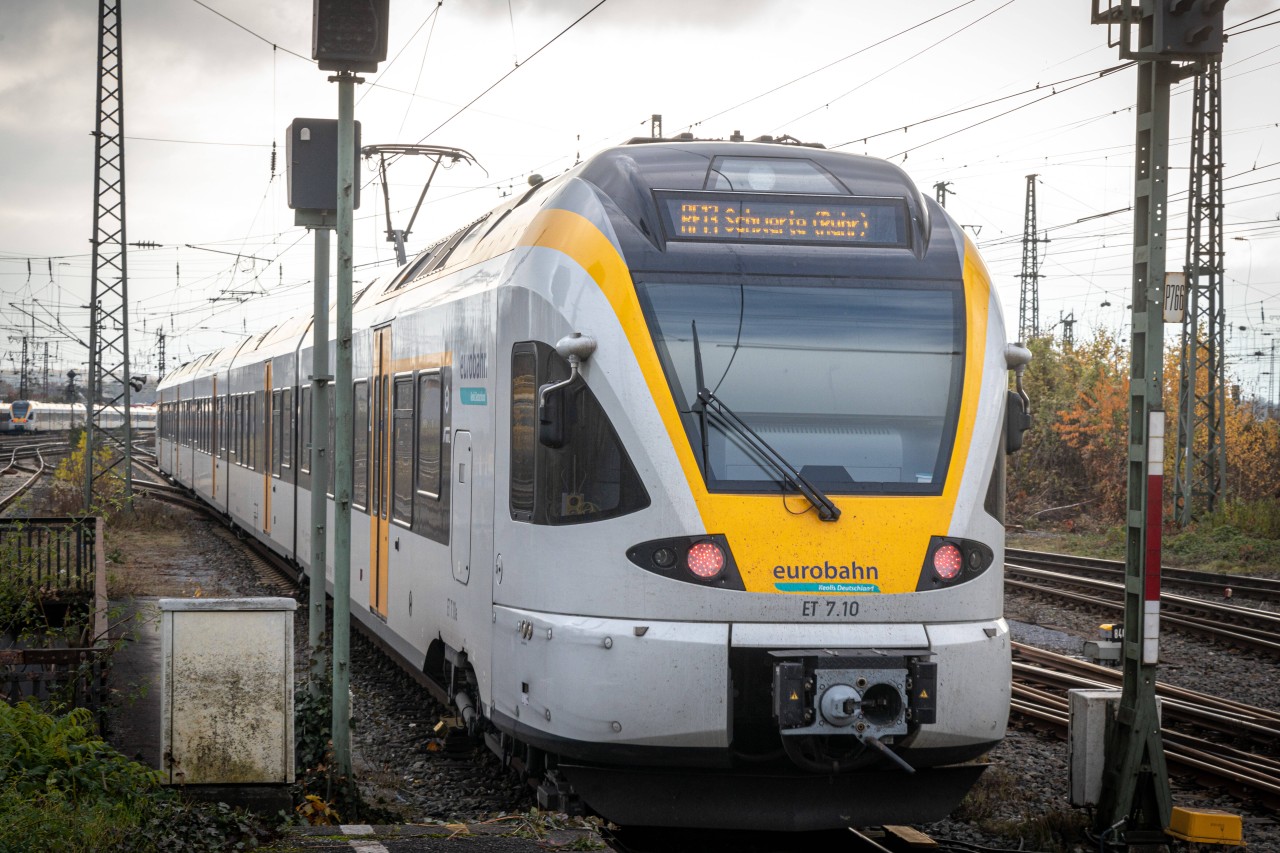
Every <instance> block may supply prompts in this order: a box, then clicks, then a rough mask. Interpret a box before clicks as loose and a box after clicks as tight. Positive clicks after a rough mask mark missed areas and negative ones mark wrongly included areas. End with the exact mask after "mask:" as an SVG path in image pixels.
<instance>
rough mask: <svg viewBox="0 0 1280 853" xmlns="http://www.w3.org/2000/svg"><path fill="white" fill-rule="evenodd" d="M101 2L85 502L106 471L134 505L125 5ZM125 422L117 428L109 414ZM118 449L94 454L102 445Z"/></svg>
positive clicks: (118, 1) (88, 504)
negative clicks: (98, 455)
mask: <svg viewBox="0 0 1280 853" xmlns="http://www.w3.org/2000/svg"><path fill="white" fill-rule="evenodd" d="M121 2H122V0H99V3H98V117H97V123H96V125H95V128H94V133H93V138H94V153H95V158H94V167H93V178H94V196H93V238H92V240H91V241H90V242H92V244H93V276H92V279H91V292H90V296H89V381H88V388H87V389H86V394H85V410H86V418H85V420H86V423H85V427H86V428H85V460H84V472H85V482H84V505H85V509H89V508H91V507H92V506H93V484H94V482H95V481H96V480H98V479H100V478H102V477H105V476H116V477H120V478H122V479H123V480H124V495H125V500H126V501H128V502H129V505H130V506H132V502H133V475H132V468H133V465H132V452H131V445H132V437H133V436H132V429H131V426H130V423H129V409H130V397H129V392H130V391H131V390H132V388H131V378H132V377H130V375H129V299H128V269H127V264H126V244H125V205H124V202H125V192H124V64H123V61H122V58H121V40H120V4H121ZM113 409H114V410H115V415H116V416H118V417H119V418H120V421H121V426H120V427H119V428H118V429H116V430H112V429H110V428H108V426H107V425H108V424H109V423H110V422H111V417H112V416H111V414H110V413H111V412H112V410H113ZM103 445H106V446H110V447H112V448H113V449H114V450H115V452H114V453H112V454H111V455H110V458H109V459H107V460H105V461H104V460H101V459H98V458H96V456H95V450H96V449H97V448H98V447H99V446H103Z"/></svg>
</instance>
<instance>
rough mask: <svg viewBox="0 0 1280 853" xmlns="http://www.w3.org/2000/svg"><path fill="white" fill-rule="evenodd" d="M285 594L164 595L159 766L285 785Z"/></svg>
mask: <svg viewBox="0 0 1280 853" xmlns="http://www.w3.org/2000/svg"><path fill="white" fill-rule="evenodd" d="M297 606H298V605H297V602H296V601H294V600H293V599H292V598H162V599H160V613H161V621H160V634H161V679H160V686H161V700H160V705H161V717H160V720H161V723H160V725H161V752H160V755H161V767H160V770H161V773H162V774H163V777H164V780H165V781H166V782H167V783H168V784H170V785H270V784H291V783H292V782H293V780H294V779H293V772H294V768H293V617H294V610H295V609H296V608H297Z"/></svg>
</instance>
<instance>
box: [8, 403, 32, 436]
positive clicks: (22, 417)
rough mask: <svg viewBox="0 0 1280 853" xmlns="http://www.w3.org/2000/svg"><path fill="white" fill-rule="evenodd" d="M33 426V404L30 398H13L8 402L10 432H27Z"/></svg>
mask: <svg viewBox="0 0 1280 853" xmlns="http://www.w3.org/2000/svg"><path fill="white" fill-rule="evenodd" d="M35 428H36V422H35V406H34V405H32V403H31V401H30V400H14V401H13V402H12V403H10V404H9V431H10V432H29V431H32V430H34V429H35Z"/></svg>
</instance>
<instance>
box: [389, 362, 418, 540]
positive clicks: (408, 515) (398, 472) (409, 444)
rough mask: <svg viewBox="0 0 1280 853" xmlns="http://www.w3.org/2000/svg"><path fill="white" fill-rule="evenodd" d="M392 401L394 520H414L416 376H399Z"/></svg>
mask: <svg viewBox="0 0 1280 853" xmlns="http://www.w3.org/2000/svg"><path fill="white" fill-rule="evenodd" d="M391 395H392V396H391V403H392V407H393V412H392V415H391V453H392V455H393V457H394V458H393V459H392V462H391V477H392V482H391V520H392V521H398V522H401V523H403V524H410V523H411V522H412V521H413V377H412V376H398V377H396V380H395V384H394V385H393V386H392V392H391Z"/></svg>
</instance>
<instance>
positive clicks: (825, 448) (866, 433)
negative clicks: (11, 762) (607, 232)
mask: <svg viewBox="0 0 1280 853" xmlns="http://www.w3.org/2000/svg"><path fill="white" fill-rule="evenodd" d="M637 289H638V290H639V293H640V298H641V302H642V304H643V306H644V310H645V314H646V317H647V319H648V323H649V328H650V331H651V332H652V334H653V337H654V341H655V343H656V344H657V349H658V353H659V356H660V358H661V360H662V365H663V369H664V371H665V373H666V376H667V381H668V383H669V385H670V388H671V391H672V394H673V397H674V401H675V404H676V408H677V409H678V410H679V411H680V413H681V416H682V418H683V421H684V424H685V427H686V431H687V434H688V438H689V441H690V445H691V447H692V449H693V452H694V456H695V457H696V458H697V459H698V461H699V463H700V464H702V465H703V469H704V475H705V476H706V478H707V484H708V488H710V489H711V490H713V491H732V492H774V491H777V490H778V489H779V488H780V484H779V475H778V473H777V471H776V470H775V469H774V468H773V467H771V466H770V465H768V464H767V463H766V462H764V461H763V460H762V459H761V457H760V455H759V453H758V452H757V451H756V450H754V449H753V448H752V447H751V446H750V442H748V441H746V440H744V438H743V437H742V436H741V435H739V434H738V433H736V432H734V431H733V430H732V429H731V428H728V427H726V426H725V425H724V424H723V423H721V422H720V421H719V420H718V419H717V418H716V417H715V416H713V415H708V416H707V418H706V429H707V435H706V442H705V443H706V456H705V459H704V445H703V433H702V429H703V419H702V417H701V416H700V414H699V411H698V406H697V405H696V397H697V391H698V388H697V378H696V376H697V367H696V365H697V361H698V359H699V358H700V359H701V362H702V370H703V381H704V383H705V386H706V387H707V388H708V389H709V390H710V391H712V392H713V393H714V394H715V395H716V396H717V397H718V398H719V399H720V400H721V401H723V403H724V404H725V405H726V406H728V407H729V408H730V409H732V410H733V411H734V412H736V413H737V414H738V415H739V416H740V417H741V418H742V419H743V420H745V421H746V422H747V424H748V425H749V426H750V427H751V428H752V429H753V430H755V431H756V432H757V433H758V434H759V436H760V437H761V438H762V439H764V441H765V442H766V443H768V444H769V445H770V446H772V447H773V448H774V449H775V450H777V451H778V452H779V453H780V454H782V456H783V457H785V458H786V459H787V461H788V462H790V463H791V464H792V465H793V466H795V467H796V468H797V469H799V470H800V472H801V473H802V474H804V476H805V477H806V478H808V479H809V480H811V481H812V482H813V483H814V484H815V485H817V486H818V487H819V488H821V489H823V490H824V491H827V492H830V493H835V494H938V493H940V492H941V489H942V486H943V481H944V478H945V476H946V470H947V465H948V462H949V460H950V456H951V447H952V444H953V441H954V436H955V429H956V421H957V418H958V416H959V403H960V391H961V383H962V381H963V373H964V371H963V368H964V334H965V327H964V301H963V290H962V288H961V284H960V282H958V281H957V282H954V283H948V282H913V283H906V282H900V281H897V282H892V283H886V282H867V281H847V280H846V281H840V280H814V279H776V278H772V277H767V276H751V277H747V276H743V277H738V278H736V279H734V278H730V277H714V278H713V277H710V276H706V277H702V276H696V277H695V276H685V277H680V278H677V277H674V276H672V277H665V276H664V277H662V278H660V279H656V280H655V277H650V278H646V279H639V280H637ZM695 323H696V325H697V346H696V347H695V344H694V336H693V327H694V324H695Z"/></svg>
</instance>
